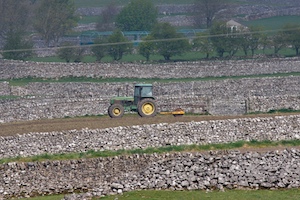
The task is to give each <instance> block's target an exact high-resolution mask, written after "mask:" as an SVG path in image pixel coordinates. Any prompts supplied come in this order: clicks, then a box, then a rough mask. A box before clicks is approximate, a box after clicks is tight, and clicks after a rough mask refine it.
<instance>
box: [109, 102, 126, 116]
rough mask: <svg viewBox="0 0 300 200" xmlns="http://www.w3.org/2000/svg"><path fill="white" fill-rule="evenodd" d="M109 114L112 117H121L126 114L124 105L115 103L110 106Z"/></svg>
mask: <svg viewBox="0 0 300 200" xmlns="http://www.w3.org/2000/svg"><path fill="white" fill-rule="evenodd" d="M108 115H109V116H110V117H111V118H121V117H122V116H123V115H124V107H123V106H122V105H121V104H113V105H110V106H109V107H108Z"/></svg>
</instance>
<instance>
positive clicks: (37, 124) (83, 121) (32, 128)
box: [0, 113, 299, 136]
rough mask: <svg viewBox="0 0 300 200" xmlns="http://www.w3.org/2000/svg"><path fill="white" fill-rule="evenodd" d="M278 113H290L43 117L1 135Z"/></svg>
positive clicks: (5, 127) (4, 127)
mask: <svg viewBox="0 0 300 200" xmlns="http://www.w3.org/2000/svg"><path fill="white" fill-rule="evenodd" d="M295 114H299V113H295ZM277 115H290V113H289V114H264V115H263V114H262V115H247V116H208V115H198V116H197V115H185V116H182V117H173V116H172V115H157V116H156V117H152V118H141V117H139V116H138V115H126V116H124V117H123V118H121V119H111V118H109V117H108V116H103V117H78V118H67V119H51V120H50V119H43V120H36V121H25V122H13V123H4V124H0V136H11V135H16V134H24V133H30V132H50V131H63V130H72V129H82V128H89V129H96V128H99V129H102V128H108V127H116V126H132V125H142V124H156V123H175V122H190V121H203V120H217V119H232V118H242V117H243V118H245V117H248V118H249V117H271V116H277Z"/></svg>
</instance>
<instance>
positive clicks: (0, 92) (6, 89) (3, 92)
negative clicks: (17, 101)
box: [0, 81, 11, 96]
mask: <svg viewBox="0 0 300 200" xmlns="http://www.w3.org/2000/svg"><path fill="white" fill-rule="evenodd" d="M10 89H11V88H10V86H9V83H8V82H6V81H5V82H0V96H8V95H10V94H11V91H10Z"/></svg>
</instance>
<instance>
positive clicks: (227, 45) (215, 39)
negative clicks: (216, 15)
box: [209, 22, 243, 57]
mask: <svg viewBox="0 0 300 200" xmlns="http://www.w3.org/2000/svg"><path fill="white" fill-rule="evenodd" d="M209 32H210V35H211V41H212V44H213V46H214V48H215V50H216V52H217V54H218V55H219V57H223V56H224V53H226V52H227V53H228V54H229V55H230V56H234V55H235V54H236V53H237V51H238V49H239V47H240V44H241V42H242V38H243V36H242V35H241V32H240V31H239V29H237V28H233V29H232V28H231V27H227V25H226V23H223V22H217V23H214V24H213V26H212V27H211V28H210V29H209Z"/></svg>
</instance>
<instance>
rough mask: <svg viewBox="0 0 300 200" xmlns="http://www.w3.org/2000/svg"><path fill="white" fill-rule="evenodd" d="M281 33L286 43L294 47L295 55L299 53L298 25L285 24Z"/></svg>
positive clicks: (299, 35)
mask: <svg viewBox="0 0 300 200" xmlns="http://www.w3.org/2000/svg"><path fill="white" fill-rule="evenodd" d="M282 35H283V37H284V40H285V43H286V45H291V46H292V47H293V48H294V49H295V51H296V56H298V55H300V52H299V49H300V25H297V24H287V25H285V26H284V27H283V29H282Z"/></svg>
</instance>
